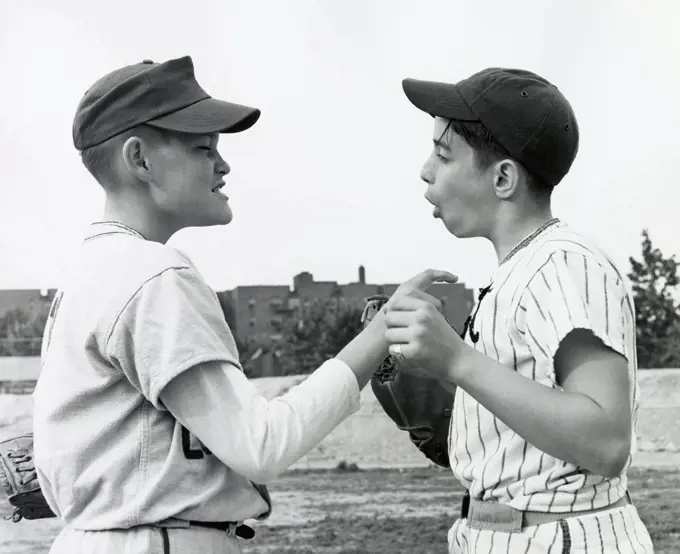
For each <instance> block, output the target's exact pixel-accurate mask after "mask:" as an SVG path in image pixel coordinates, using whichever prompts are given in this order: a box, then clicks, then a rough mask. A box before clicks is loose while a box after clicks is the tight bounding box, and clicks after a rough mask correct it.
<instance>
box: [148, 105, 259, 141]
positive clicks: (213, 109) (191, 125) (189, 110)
mask: <svg viewBox="0 0 680 554" xmlns="http://www.w3.org/2000/svg"><path fill="white" fill-rule="evenodd" d="M259 118H260V110H258V109H257V108H251V107H249V106H242V105H240V104H233V103H231V102H225V101H224V100H217V99H216V98H206V99H205V100H200V101H199V102H196V103H195V104H192V105H191V106H187V107H186V108H182V109H181V110H177V111H176V112H172V113H169V114H167V115H164V116H162V117H159V118H157V119H153V120H151V121H148V122H147V125H152V126H154V127H160V128H161V129H169V130H171V131H179V132H181V133H193V134H209V133H240V132H241V131H245V130H246V129H250V128H251V127H252V126H253V125H255V122H256V121H257V120H258V119H259Z"/></svg>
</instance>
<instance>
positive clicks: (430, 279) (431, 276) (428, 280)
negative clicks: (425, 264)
mask: <svg viewBox="0 0 680 554" xmlns="http://www.w3.org/2000/svg"><path fill="white" fill-rule="evenodd" d="M437 281H444V282H445V283H457V282H458V276H457V275H454V274H453V273H449V272H448V271H443V270H441V269H426V270H425V271H423V272H422V273H419V274H418V275H416V276H415V277H413V278H412V279H411V280H410V281H409V284H410V285H411V286H412V287H414V288H416V289H418V290H422V291H425V290H427V288H428V287H429V286H430V285H432V284H433V283H436V282H437Z"/></svg>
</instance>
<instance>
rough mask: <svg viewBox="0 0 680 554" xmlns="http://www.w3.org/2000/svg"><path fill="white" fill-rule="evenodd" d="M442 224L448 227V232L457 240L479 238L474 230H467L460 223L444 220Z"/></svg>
mask: <svg viewBox="0 0 680 554" xmlns="http://www.w3.org/2000/svg"><path fill="white" fill-rule="evenodd" d="M442 223H443V224H444V227H446V230H447V231H448V232H449V233H451V234H452V235H453V236H454V237H456V238H457V239H470V238H474V237H476V236H478V235H476V234H474V233H473V232H472V229H469V228H468V229H466V228H465V227H463V226H462V225H461V224H460V222H454V221H446V220H444V219H442Z"/></svg>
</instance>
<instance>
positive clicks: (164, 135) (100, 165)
mask: <svg viewBox="0 0 680 554" xmlns="http://www.w3.org/2000/svg"><path fill="white" fill-rule="evenodd" d="M137 134H142V135H143V136H144V137H145V138H147V139H150V140H153V141H158V143H160V144H168V142H169V141H170V135H171V134H172V133H171V132H170V131H165V130H164V129H157V128H155V127H151V126H149V125H140V126H138V127H135V128H134V129H130V130H129V131H126V132H125V133H121V134H120V135H116V136H115V137H112V138H110V139H108V140H106V141H104V142H102V143H101V144H96V145H94V146H90V147H89V148H85V149H84V150H81V151H80V159H81V161H82V162H83V165H84V166H85V168H86V169H87V170H88V171H89V172H90V174H91V175H92V176H93V177H94V178H95V179H96V180H97V181H98V182H99V183H100V184H102V185H104V183H108V182H111V181H112V180H113V179H115V174H114V155H115V151H116V148H118V147H119V146H121V145H122V144H123V143H124V142H125V141H126V140H127V139H128V138H129V137H131V136H133V135H137Z"/></svg>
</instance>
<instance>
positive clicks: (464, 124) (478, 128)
mask: <svg viewBox="0 0 680 554" xmlns="http://www.w3.org/2000/svg"><path fill="white" fill-rule="evenodd" d="M449 130H451V131H453V132H454V133H456V134H457V135H458V136H460V137H461V138H462V139H463V140H464V141H465V142H466V143H467V144H468V145H469V146H470V147H471V148H472V149H473V150H474V152H475V159H476V161H477V164H478V166H479V167H481V168H482V169H486V168H487V167H489V166H490V165H491V164H492V163H494V162H496V161H498V160H500V159H503V158H510V159H512V160H514V161H515V163H517V164H519V165H520V167H521V168H522V170H523V171H524V174H525V177H526V183H527V188H528V190H529V193H530V194H531V195H532V196H533V197H534V198H535V199H536V200H540V201H546V200H548V199H549V198H550V195H551V194H552V191H553V189H554V188H555V187H554V186H552V185H549V184H547V183H545V182H544V181H543V180H542V179H540V178H538V177H536V176H535V175H533V174H532V173H531V172H530V171H529V170H528V169H527V168H526V167H524V166H523V165H522V164H521V163H519V162H518V161H517V160H516V159H515V158H513V157H512V155H511V154H510V153H509V152H508V151H507V150H506V149H505V147H503V145H501V144H500V143H499V142H498V141H497V140H496V139H495V138H494V137H493V136H492V135H491V133H490V132H489V130H488V129H487V128H486V127H485V126H484V125H482V123H480V122H479V121H458V120H454V119H450V120H449V122H448V125H447V126H446V129H445V130H444V134H443V135H442V136H444V135H446V133H447V132H448V131H449Z"/></svg>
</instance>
